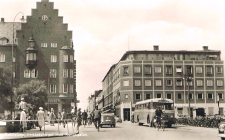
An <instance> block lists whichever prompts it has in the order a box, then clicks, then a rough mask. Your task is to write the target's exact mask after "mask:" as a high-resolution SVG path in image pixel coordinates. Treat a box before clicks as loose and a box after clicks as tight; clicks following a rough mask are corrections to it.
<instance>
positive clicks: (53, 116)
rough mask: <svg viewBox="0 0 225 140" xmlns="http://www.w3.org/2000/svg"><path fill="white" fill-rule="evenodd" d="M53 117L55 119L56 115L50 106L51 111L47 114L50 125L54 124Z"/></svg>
mask: <svg viewBox="0 0 225 140" xmlns="http://www.w3.org/2000/svg"><path fill="white" fill-rule="evenodd" d="M55 119H56V116H55V113H54V109H53V108H51V113H50V115H49V120H50V125H51V126H54V122H55Z"/></svg>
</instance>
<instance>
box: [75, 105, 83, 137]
mask: <svg viewBox="0 0 225 140" xmlns="http://www.w3.org/2000/svg"><path fill="white" fill-rule="evenodd" d="M81 121H82V113H81V108H79V109H78V111H77V119H76V123H77V134H79V127H80V126H81Z"/></svg>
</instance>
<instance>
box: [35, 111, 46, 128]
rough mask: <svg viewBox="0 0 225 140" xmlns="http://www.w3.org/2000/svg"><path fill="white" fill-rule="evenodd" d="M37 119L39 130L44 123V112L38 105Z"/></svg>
mask: <svg viewBox="0 0 225 140" xmlns="http://www.w3.org/2000/svg"><path fill="white" fill-rule="evenodd" d="M37 119H38V126H39V128H40V131H41V128H42V126H44V125H45V113H44V111H43V108H42V107H39V111H38V112H37Z"/></svg>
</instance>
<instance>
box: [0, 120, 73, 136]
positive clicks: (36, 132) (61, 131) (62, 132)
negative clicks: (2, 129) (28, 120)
mask: <svg viewBox="0 0 225 140" xmlns="http://www.w3.org/2000/svg"><path fill="white" fill-rule="evenodd" d="M75 133H76V128H75V127H74V126H72V122H68V124H67V125H66V126H65V128H64V127H63V125H62V124H61V125H58V123H55V125H54V126H50V125H49V124H48V123H46V125H45V128H44V127H42V131H40V129H39V127H36V129H30V130H26V132H14V133H0V139H32V138H46V137H62V136H68V135H75Z"/></svg>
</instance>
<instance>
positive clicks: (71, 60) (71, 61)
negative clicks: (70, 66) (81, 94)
mask: <svg viewBox="0 0 225 140" xmlns="http://www.w3.org/2000/svg"><path fill="white" fill-rule="evenodd" d="M73 60H74V58H73V55H70V63H73Z"/></svg>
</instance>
